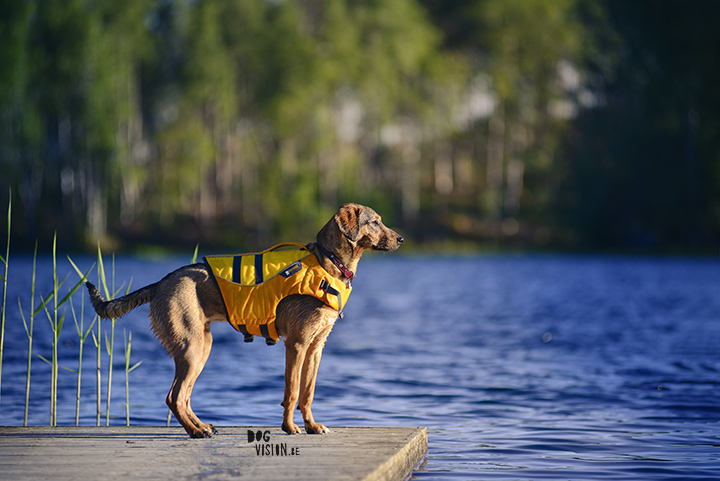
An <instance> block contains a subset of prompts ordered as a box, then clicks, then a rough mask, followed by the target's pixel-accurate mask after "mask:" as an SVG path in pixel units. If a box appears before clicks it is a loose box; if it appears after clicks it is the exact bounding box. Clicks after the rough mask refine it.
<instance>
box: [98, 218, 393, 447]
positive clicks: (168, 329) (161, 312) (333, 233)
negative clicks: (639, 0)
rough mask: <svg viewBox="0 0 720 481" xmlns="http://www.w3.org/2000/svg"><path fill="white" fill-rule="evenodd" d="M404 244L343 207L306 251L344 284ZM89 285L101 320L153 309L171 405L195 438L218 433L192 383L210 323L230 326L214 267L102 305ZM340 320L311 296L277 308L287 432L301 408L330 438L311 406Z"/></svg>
mask: <svg viewBox="0 0 720 481" xmlns="http://www.w3.org/2000/svg"><path fill="white" fill-rule="evenodd" d="M403 240H404V239H403V237H401V236H400V235H398V234H397V232H395V231H393V230H392V229H389V228H388V227H386V226H385V225H384V224H383V223H382V219H381V217H380V216H379V215H378V214H377V213H376V212H375V211H374V210H373V209H371V208H369V207H365V206H362V205H358V204H345V205H343V206H342V207H340V209H338V211H337V212H336V213H335V215H334V216H333V217H332V218H331V219H330V220H329V221H328V223H327V224H325V226H324V227H323V228H322V229H321V230H320V232H318V234H317V238H316V242H313V243H310V244H307V245H306V248H307V249H308V251H310V252H311V253H312V254H314V255H315V256H316V257H317V260H318V262H319V263H320V265H321V266H322V267H323V268H324V269H325V270H326V271H327V273H329V274H330V275H331V276H333V277H334V278H336V279H339V280H341V281H342V282H343V283H344V284H345V285H346V286H347V285H349V284H350V282H351V280H352V278H353V277H354V273H355V272H356V269H357V265H358V262H359V261H360V257H361V256H362V254H363V252H364V251H365V250H367V249H371V250H376V251H385V252H389V251H394V250H396V249H397V248H398V247H400V245H401V244H402V243H403ZM86 284H87V288H88V290H89V292H90V298H91V300H92V304H93V307H94V308H95V311H96V312H97V314H98V316H99V317H101V318H104V319H112V318H117V317H120V316H122V315H124V314H125V313H127V312H129V311H130V310H132V309H134V308H136V307H138V306H140V305H142V304H146V303H150V309H149V311H150V319H151V326H152V330H153V332H154V333H155V335H156V336H157V338H158V339H159V340H160V342H161V343H162V344H163V346H165V349H167V351H168V353H169V354H170V355H171V356H172V358H173V360H174V361H175V379H174V380H173V384H172V387H171V388H170V392H169V393H168V396H167V399H166V403H167V405H168V407H169V408H170V410H171V411H172V412H173V414H174V415H175V418H176V419H177V420H178V422H179V423H180V424H181V425H182V426H183V427H184V428H185V431H187V433H188V434H189V435H190V437H193V438H205V437H211V436H212V435H213V434H216V433H217V430H216V429H215V428H214V427H213V426H212V425H211V424H206V423H204V422H202V421H201V420H200V419H199V418H198V417H197V416H196V415H195V413H193V410H192V408H191V407H190V395H191V394H192V390H193V386H194V385H195V380H196V379H197V378H198V376H199V375H200V373H201V372H202V370H203V367H204V366H205V362H206V361H207V359H208V356H209V355H210V349H211V347H212V334H211V333H210V325H211V324H212V323H213V322H215V321H225V322H227V321H228V317H227V311H226V308H225V304H224V302H223V297H222V295H221V292H220V291H219V288H218V285H217V283H216V281H215V280H214V278H213V275H212V273H211V272H210V269H209V267H208V266H207V265H206V264H192V265H188V266H185V267H181V268H180V269H178V270H176V271H174V272H171V273H170V274H168V275H167V276H165V278H163V279H162V280H161V281H159V282H157V283H155V284H151V285H149V286H146V287H143V288H141V289H138V290H137V291H135V292H133V293H130V294H128V295H126V296H124V297H120V298H118V299H115V300H111V301H105V300H104V299H103V298H102V296H101V294H100V292H99V291H98V289H97V288H96V287H95V286H94V285H92V284H91V283H89V282H87V283H86ZM338 316H339V313H338V311H337V310H335V309H333V308H332V307H330V306H329V305H327V304H325V303H323V302H322V301H320V300H319V299H317V298H315V297H313V296H309V295H300V294H294V295H290V296H288V297H285V298H284V299H282V300H281V301H280V303H279V304H278V305H277V309H276V320H275V326H276V329H277V333H278V334H279V335H280V336H282V337H283V338H285V361H286V362H285V395H284V397H283V401H282V403H281V406H283V408H284V412H283V422H282V429H283V431H285V432H286V433H288V434H298V433H300V428H299V427H298V426H297V425H296V424H295V423H294V422H293V413H294V410H295V406H296V405H298V408H299V409H300V411H301V413H302V416H303V421H304V424H305V431H306V432H307V433H309V434H325V433H328V432H329V430H328V428H326V427H325V426H324V425H322V424H320V423H317V422H315V419H314V418H313V414H312V410H311V405H312V401H313V396H314V393H315V381H316V377H317V371H318V365H319V364H320V358H321V356H322V350H323V347H324V346H325V341H326V339H327V337H328V335H329V334H330V331H331V330H332V328H333V325H334V324H335V321H336V320H337V319H338Z"/></svg>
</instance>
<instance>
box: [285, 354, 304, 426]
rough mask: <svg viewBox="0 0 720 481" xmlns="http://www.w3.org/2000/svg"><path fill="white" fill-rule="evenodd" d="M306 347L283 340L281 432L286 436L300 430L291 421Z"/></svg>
mask: <svg viewBox="0 0 720 481" xmlns="http://www.w3.org/2000/svg"><path fill="white" fill-rule="evenodd" d="M306 352H307V346H304V345H302V344H299V343H294V342H291V341H290V340H285V396H284V398H283V402H282V406H283V408H285V409H284V411H283V423H282V430H283V431H285V432H286V433H288V434H300V428H299V427H298V426H297V424H295V422H294V421H293V416H294V413H295V406H296V405H297V401H298V391H299V390H300V376H301V369H302V365H303V362H304V360H305V353H306Z"/></svg>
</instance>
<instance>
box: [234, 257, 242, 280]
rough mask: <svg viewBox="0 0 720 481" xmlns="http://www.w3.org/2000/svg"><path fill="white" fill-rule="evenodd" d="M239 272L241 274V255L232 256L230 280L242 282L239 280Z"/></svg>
mask: <svg viewBox="0 0 720 481" xmlns="http://www.w3.org/2000/svg"><path fill="white" fill-rule="evenodd" d="M241 274H242V256H235V257H233V273H232V281H233V282H235V283H237V284H242V282H240V281H241V278H240V277H241Z"/></svg>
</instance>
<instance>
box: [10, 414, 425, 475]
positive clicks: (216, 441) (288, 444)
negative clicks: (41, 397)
mask: <svg viewBox="0 0 720 481" xmlns="http://www.w3.org/2000/svg"><path fill="white" fill-rule="evenodd" d="M218 430H219V431H220V432H219V434H217V435H215V436H213V437H212V438H209V439H191V438H189V437H188V436H187V434H186V433H185V431H184V430H183V429H182V428H180V427H164V426H162V427H160V426H130V427H125V426H122V427H120V426H116V427H64V426H63V427H55V428H52V427H14V426H10V427H0V479H2V480H7V481H10V480H58V481H62V480H68V481H76V480H81V479H93V480H106V479H108V480H112V479H147V480H152V479H162V480H168V479H172V480H176V481H177V480H184V479H188V480H189V479H203V480H224V479H231V478H232V479H235V478H248V479H254V480H291V479H292V480H381V479H382V480H385V479H387V480H396V479H397V480H402V479H406V478H407V477H408V476H409V475H410V474H411V472H412V470H413V468H414V467H416V466H417V465H418V463H420V462H421V461H422V460H423V459H424V456H425V453H426V451H427V430H426V429H425V428H401V427H379V428H377V427H367V428H332V427H331V428H330V431H331V432H330V433H329V434H327V435H307V434H300V435H295V436H288V435H286V434H285V433H283V432H282V431H281V430H280V429H279V428H277V427H257V426H249V427H247V426H233V427H218ZM250 433H252V434H250ZM258 434H259V437H258Z"/></svg>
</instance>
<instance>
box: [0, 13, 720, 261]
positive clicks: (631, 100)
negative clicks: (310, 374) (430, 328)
mask: <svg viewBox="0 0 720 481" xmlns="http://www.w3.org/2000/svg"><path fill="white" fill-rule="evenodd" d="M719 18H720V2H717V1H713V0H693V1H690V2H680V1H677V0H657V1H652V2H650V1H627V0H465V1H462V0H365V1H362V0H295V1H293V0H286V1H282V0H124V1H123V2H114V1H109V0H0V193H2V194H1V195H0V203H2V204H3V205H4V206H5V208H4V209H3V210H2V212H6V211H7V202H8V195H12V198H13V205H12V209H13V222H12V235H13V237H14V240H13V245H14V246H16V247H17V246H22V245H27V246H31V245H32V244H33V243H34V240H35V239H36V238H39V239H41V240H45V241H46V242H43V243H42V244H44V245H49V243H50V241H49V239H51V238H52V236H53V233H54V232H56V231H57V232H58V233H59V235H58V241H59V243H60V244H61V246H62V244H65V248H66V249H72V250H80V249H83V248H87V247H92V246H96V245H97V243H98V242H101V244H102V245H103V247H105V248H108V247H110V248H113V249H118V250H123V249H138V248H142V246H156V245H162V246H165V247H171V248H183V249H190V248H191V247H193V246H195V244H196V243H198V242H199V243H200V244H201V246H202V247H203V248H209V247H213V248H220V249H230V250H238V251H239V250H243V249H248V250H252V249H258V248H264V247H267V246H268V245H270V244H271V243H273V242H276V241H300V242H308V241H311V240H313V239H314V234H315V232H317V230H318V229H319V227H320V226H321V225H322V224H323V223H324V222H326V221H327V219H328V218H329V217H330V216H331V215H332V213H333V212H334V211H335V209H336V208H337V207H338V206H339V205H340V204H341V203H343V202H346V201H356V202H360V203H366V204H369V205H371V206H373V207H374V208H375V209H376V210H377V211H378V212H380V213H381V214H382V215H383V216H384V218H385V220H386V223H387V224H388V225H391V226H393V227H396V228H397V229H398V230H399V231H401V232H402V233H403V235H404V236H405V237H407V238H410V239H411V240H412V244H413V245H415V246H416V247H417V246H425V247H427V248H429V249H430V248H432V249H437V248H443V249H452V248H467V247H468V246H473V247H476V246H490V247H492V246H495V247H497V246H500V247H508V248H541V249H576V250H578V249H589V250H642V251H645V250H648V251H664V252H667V251H672V252H684V253H702V252H705V253H707V252H713V253H715V254H716V253H717V248H718V245H719V244H720V135H719V134H720V89H719V88H718V86H719V85H720V62H718V59H719V58H720V29H718V28H717V21H718V19H719ZM8 192H11V194H8Z"/></svg>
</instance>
